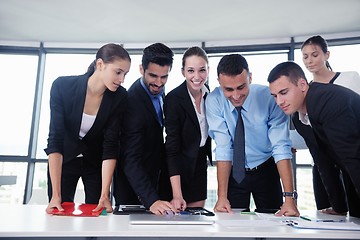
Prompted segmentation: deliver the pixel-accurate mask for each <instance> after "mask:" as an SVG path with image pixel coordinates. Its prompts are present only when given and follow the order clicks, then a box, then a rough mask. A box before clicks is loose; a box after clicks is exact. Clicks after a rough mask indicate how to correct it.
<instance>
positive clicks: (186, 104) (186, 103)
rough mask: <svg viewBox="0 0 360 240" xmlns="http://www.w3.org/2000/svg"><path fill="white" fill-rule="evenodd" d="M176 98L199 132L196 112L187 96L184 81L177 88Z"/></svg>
mask: <svg viewBox="0 0 360 240" xmlns="http://www.w3.org/2000/svg"><path fill="white" fill-rule="evenodd" d="M178 93H179V94H178V97H179V100H180V104H181V105H182V106H183V108H184V109H185V111H186V112H187V113H188V114H189V116H190V119H191V120H192V121H193V122H194V124H195V126H196V128H197V129H198V130H199V131H200V125H199V120H198V118H197V115H196V112H195V111H196V110H195V108H194V105H193V102H192V100H191V97H190V95H189V92H188V90H187V87H186V81H184V82H183V83H182V84H181V85H180V88H179V92H178Z"/></svg>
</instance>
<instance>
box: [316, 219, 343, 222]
mask: <svg viewBox="0 0 360 240" xmlns="http://www.w3.org/2000/svg"><path fill="white" fill-rule="evenodd" d="M316 222H345V220H344V219H340V220H334V219H317V220H316Z"/></svg>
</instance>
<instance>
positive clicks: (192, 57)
mask: <svg viewBox="0 0 360 240" xmlns="http://www.w3.org/2000/svg"><path fill="white" fill-rule="evenodd" d="M181 72H182V74H183V76H184V77H185V81H184V82H183V83H182V84H180V85H179V86H178V87H177V88H175V89H173V90H172V91H171V92H169V93H168V94H167V95H166V97H165V103H164V114H165V130H166V141H165V149H166V160H167V163H168V169H169V176H170V181H171V186H172V196H170V197H169V199H171V203H172V204H173V205H174V207H175V209H176V210H177V211H180V210H185V209H186V207H204V206H205V200H206V198H207V165H208V163H207V157H209V159H210V160H211V139H210V137H209V136H208V125H207V122H206V115H205V98H206V94H207V93H208V92H209V90H208V87H207V85H205V84H206V82H207V80H208V74H209V66H208V57H207V55H206V53H205V51H204V50H203V49H202V48H200V47H197V46H194V47H190V48H188V49H187V50H186V51H185V53H184V55H183V58H182V68H181Z"/></svg>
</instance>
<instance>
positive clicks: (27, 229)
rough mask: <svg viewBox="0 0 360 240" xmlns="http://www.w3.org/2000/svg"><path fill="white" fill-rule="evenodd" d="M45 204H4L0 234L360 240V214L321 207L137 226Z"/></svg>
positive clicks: (109, 216) (125, 219) (123, 217)
mask: <svg viewBox="0 0 360 240" xmlns="http://www.w3.org/2000/svg"><path fill="white" fill-rule="evenodd" d="M45 208H46V206H45V205H5V204H3V205H0V238H5V239H42V240H43V239H65V238H66V239H77V240H80V239H89V240H90V239H107V240H110V239H131V240H136V239H150V240H151V239H210V238H211V239H360V219H359V218H352V217H348V216H331V215H325V214H322V213H320V212H318V211H301V214H302V216H304V218H307V219H308V220H305V219H303V218H288V217H276V218H275V216H274V215H273V214H263V213H261V214H259V213H256V214H255V213H241V211H240V210H235V211H234V213H233V214H229V213H216V214H215V216H206V217H207V218H209V219H213V220H214V224H212V225H160V224H159V225H132V224H130V223H129V215H114V214H112V213H110V214H107V215H100V216H98V217H78V216H56V215H49V214H46V213H45ZM309 220H312V221H309ZM326 220H330V221H335V222H328V221H326ZM318 221H322V222H318ZM339 229H341V230H339Z"/></svg>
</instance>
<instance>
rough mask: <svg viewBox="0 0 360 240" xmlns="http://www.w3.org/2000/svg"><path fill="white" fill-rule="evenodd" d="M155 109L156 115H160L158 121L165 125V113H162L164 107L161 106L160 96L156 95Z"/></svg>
mask: <svg viewBox="0 0 360 240" xmlns="http://www.w3.org/2000/svg"><path fill="white" fill-rule="evenodd" d="M154 106H155V110H156V115H157V117H158V121H159V123H160V126H162V125H163V113H162V108H161V102H160V97H155V104H154Z"/></svg>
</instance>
